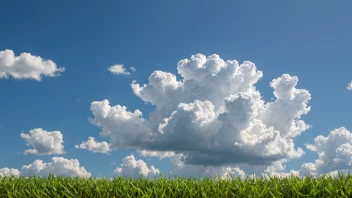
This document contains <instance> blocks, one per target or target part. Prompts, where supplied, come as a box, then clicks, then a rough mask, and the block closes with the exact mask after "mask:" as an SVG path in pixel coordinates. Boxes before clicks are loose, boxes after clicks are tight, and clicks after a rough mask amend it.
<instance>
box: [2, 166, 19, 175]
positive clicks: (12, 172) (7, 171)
mask: <svg viewBox="0 0 352 198" xmlns="http://www.w3.org/2000/svg"><path fill="white" fill-rule="evenodd" d="M19 175H20V171H19V170H17V169H14V168H0V177H11V176H19Z"/></svg>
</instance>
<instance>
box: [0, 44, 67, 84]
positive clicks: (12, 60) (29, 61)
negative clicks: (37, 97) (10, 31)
mask: <svg viewBox="0 0 352 198" xmlns="http://www.w3.org/2000/svg"><path fill="white" fill-rule="evenodd" d="M64 71H65V69H64V68H63V67H57V65H56V64H55V63H54V62H53V61H52V60H44V59H43V58H41V57H39V56H33V55H32V54H30V53H26V52H24V53H21V54H20V55H19V56H16V55H15V53H14V52H13V51H12V50H8V49H6V50H4V51H0V78H5V79H7V78H9V77H12V78H13V79H33V80H37V81H40V80H41V79H42V77H43V76H47V77H55V76H58V75H60V73H62V72H64Z"/></svg>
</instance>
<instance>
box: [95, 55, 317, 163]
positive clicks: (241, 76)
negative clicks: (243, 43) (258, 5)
mask: <svg viewBox="0 0 352 198" xmlns="http://www.w3.org/2000/svg"><path fill="white" fill-rule="evenodd" d="M177 69H178V73H179V74H180V75H181V77H182V78H183V79H182V80H177V79H176V76H175V75H174V74H171V73H167V72H162V71H155V72H153V73H152V74H151V75H150V77H149V83H148V84H145V85H143V86H141V85H139V84H137V83H136V82H135V81H133V82H132V84H131V87H132V90H133V92H134V93H135V95H136V96H138V97H139V98H141V99H142V100H143V101H144V102H149V103H151V104H153V105H154V106H155V111H154V112H152V113H151V114H150V115H149V118H148V119H146V118H143V117H142V112H141V111H140V110H138V109H137V110H135V111H134V112H131V111H128V110H127V107H125V106H120V105H116V106H110V104H109V101H108V100H103V101H94V102H92V104H91V111H92V113H93V116H94V118H92V119H91V121H92V123H93V124H95V125H97V126H99V127H101V128H102V131H101V132H100V135H101V136H108V137H109V138H110V145H111V148H112V149H118V148H123V147H134V148H136V149H138V150H146V151H149V152H174V153H176V154H178V153H181V154H182V155H183V157H182V161H183V162H184V163H185V164H186V165H187V164H189V165H204V166H207V165H211V166H232V165H239V164H249V165H265V166H270V165H271V164H272V163H274V162H275V161H279V160H282V159H294V158H299V157H301V155H302V154H304V152H303V150H302V149H301V148H297V149H295V147H294V138H295V137H297V136H298V135H300V134H301V133H302V132H303V131H306V130H307V129H308V128H309V125H307V124H306V123H305V122H304V121H303V120H302V119H301V116H302V115H305V114H307V113H308V112H309V111H310V107H308V105H307V104H308V102H309V100H310V99H311V96H310V93H309V92H308V91H307V90H304V89H297V88H296V86H297V84H298V78H297V77H296V76H290V75H288V74H283V75H282V76H281V77H279V78H276V79H274V80H273V81H272V82H271V83H270V86H271V87H272V88H273V89H274V96H275V98H276V99H275V100H273V101H270V102H266V101H264V100H263V99H262V97H261V95H260V92H259V91H258V90H256V88H255V86H254V85H255V83H257V81H258V80H259V79H261V78H262V76H263V73H262V72H261V71H258V70H257V68H256V66H255V65H254V64H253V63H251V62H249V61H245V62H243V63H242V64H239V63H238V62H237V61H235V60H232V61H224V60H222V59H221V58H220V57H219V56H218V55H211V56H208V57H206V56H204V55H202V54H197V55H194V56H192V57H191V59H190V60H188V59H184V60H181V61H179V63H178V67H177Z"/></svg>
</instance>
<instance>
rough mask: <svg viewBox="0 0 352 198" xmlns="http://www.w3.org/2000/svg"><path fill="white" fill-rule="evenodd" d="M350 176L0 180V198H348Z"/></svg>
mask: <svg viewBox="0 0 352 198" xmlns="http://www.w3.org/2000/svg"><path fill="white" fill-rule="evenodd" d="M351 182H352V176H351V175H339V176H338V177H332V176H323V177H319V178H313V177H305V178H303V179H302V178H298V177H288V178H277V177H271V178H264V177H261V178H256V179H251V178H247V179H245V180H241V179H239V178H232V179H229V180H214V179H210V178H203V179H196V178H193V179H190V178H175V179H170V178H169V179H167V178H165V177H161V178H158V179H146V178H139V179H132V178H123V177H116V178H110V179H105V178H78V177H77V178H72V177H63V176H60V177H54V176H52V175H50V176H49V177H46V178H43V177H28V178H25V177H0V197H16V198H20V197H38V198H39V197H50V198H53V197H60V198H61V197H116V198H118V197H119V198H120V197H153V198H154V197H155V198H157V197H175V198H176V197H177V198H178V197H209V198H215V197H350V195H351V194H352V183H351Z"/></svg>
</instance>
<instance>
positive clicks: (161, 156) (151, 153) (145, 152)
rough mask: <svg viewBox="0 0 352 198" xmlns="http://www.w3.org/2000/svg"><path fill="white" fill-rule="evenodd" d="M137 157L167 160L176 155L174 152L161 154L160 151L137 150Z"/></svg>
mask: <svg viewBox="0 0 352 198" xmlns="http://www.w3.org/2000/svg"><path fill="white" fill-rule="evenodd" d="M137 152H138V153H139V155H141V156H143V157H158V158H159V159H164V158H169V157H172V156H174V155H176V154H175V153H174V152H167V151H166V152H162V151H148V150H137Z"/></svg>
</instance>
